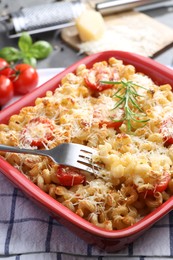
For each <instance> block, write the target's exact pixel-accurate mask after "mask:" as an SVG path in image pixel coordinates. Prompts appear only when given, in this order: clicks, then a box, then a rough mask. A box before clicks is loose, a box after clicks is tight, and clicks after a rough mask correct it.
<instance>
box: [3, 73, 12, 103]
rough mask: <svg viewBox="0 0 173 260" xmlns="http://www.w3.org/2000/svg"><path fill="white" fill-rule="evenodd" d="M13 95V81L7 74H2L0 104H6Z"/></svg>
mask: <svg viewBox="0 0 173 260" xmlns="http://www.w3.org/2000/svg"><path fill="white" fill-rule="evenodd" d="M13 95H14V90H13V83H12V82H11V80H10V79H8V78H7V77H6V76H4V75H0V106H3V105H5V104H6V103H7V102H8V101H9V100H10V99H11V98H12V97H13Z"/></svg>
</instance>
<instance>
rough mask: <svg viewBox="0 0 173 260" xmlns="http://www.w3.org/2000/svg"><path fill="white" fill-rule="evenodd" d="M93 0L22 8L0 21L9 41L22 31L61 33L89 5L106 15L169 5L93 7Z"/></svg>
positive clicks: (120, 0)
mask: <svg viewBox="0 0 173 260" xmlns="http://www.w3.org/2000/svg"><path fill="white" fill-rule="evenodd" d="M91 2H92V0H87V2H86V0H83V1H82V0H81V1H80V0H74V1H60V2H53V3H49V4H48V3H47V4H44V5H43V4H42V5H39V6H38V5H36V6H32V7H26V8H22V9H20V10H19V11H16V12H13V13H11V14H9V15H8V16H6V17H0V22H2V23H3V24H4V25H5V27H6V29H7V32H8V34H9V37H10V38H14V37H18V36H20V35H21V33H22V32H23V31H27V32H29V33H30V34H34V33H40V32H45V31H51V30H56V29H62V28H65V27H69V26H72V25H74V24H75V22H74V21H75V18H77V17H78V16H79V15H80V14H81V13H82V11H84V10H85V8H86V3H88V5H90V8H93V9H95V10H97V11H99V12H100V13H102V14H103V15H107V14H112V13H116V12H120V11H126V10H130V9H133V8H135V7H139V6H150V5H151V4H154V7H155V5H157V4H159V3H161V4H160V5H159V6H163V5H164V4H165V3H166V2H168V5H169V2H170V1H163V0H111V1H103V0H102V1H101V0H97V2H98V3H97V4H94V6H93V5H91Z"/></svg>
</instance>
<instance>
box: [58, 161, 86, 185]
mask: <svg viewBox="0 0 173 260" xmlns="http://www.w3.org/2000/svg"><path fill="white" fill-rule="evenodd" d="M57 178H58V180H59V183H60V184H61V185H63V186H67V187H68V186H69V187H72V186H74V185H79V184H82V183H84V182H85V176H84V175H82V174H81V173H80V171H79V170H78V169H75V168H72V167H67V166H59V167H58V170H57Z"/></svg>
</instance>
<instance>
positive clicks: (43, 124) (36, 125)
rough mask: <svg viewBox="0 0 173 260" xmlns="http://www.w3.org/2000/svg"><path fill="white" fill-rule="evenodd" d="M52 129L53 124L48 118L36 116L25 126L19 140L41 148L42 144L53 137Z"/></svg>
mask: <svg viewBox="0 0 173 260" xmlns="http://www.w3.org/2000/svg"><path fill="white" fill-rule="evenodd" d="M53 130H54V125H53V124H52V122H51V121H50V120H49V119H47V118H43V117H37V118H34V119H31V120H30V121H29V123H28V124H27V125H26V126H25V128H24V130H23V131H22V133H21V138H20V141H21V142H22V143H23V144H29V145H30V146H37V147H38V148H41V147H43V146H44V144H47V143H48V141H50V140H52V139H53V137H54V135H53Z"/></svg>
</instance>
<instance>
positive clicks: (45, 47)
mask: <svg viewBox="0 0 173 260" xmlns="http://www.w3.org/2000/svg"><path fill="white" fill-rule="evenodd" d="M29 52H30V53H31V54H32V56H33V57H34V58H36V59H44V58H46V57H47V56H48V55H49V54H50V53H51V52H52V46H51V45H50V44H49V43H48V42H46V41H37V42H35V43H34V44H33V45H32V46H31V49H30V51H29Z"/></svg>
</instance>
